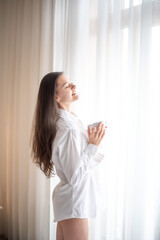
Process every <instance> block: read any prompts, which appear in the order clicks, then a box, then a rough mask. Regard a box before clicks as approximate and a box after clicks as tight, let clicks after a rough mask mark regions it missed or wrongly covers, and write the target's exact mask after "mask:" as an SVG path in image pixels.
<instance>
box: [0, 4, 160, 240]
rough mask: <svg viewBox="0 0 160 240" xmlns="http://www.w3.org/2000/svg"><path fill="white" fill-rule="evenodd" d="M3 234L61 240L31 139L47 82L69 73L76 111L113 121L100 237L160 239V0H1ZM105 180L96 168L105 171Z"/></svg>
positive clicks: (94, 226) (95, 230)
mask: <svg viewBox="0 0 160 240" xmlns="http://www.w3.org/2000/svg"><path fill="white" fill-rule="evenodd" d="M0 32H1V34H0V41H1V43H0V52H1V54H0V72H1V80H0V82H1V87H0V108H1V111H0V114H1V115H0V120H1V128H0V131H1V132H0V134H1V135H0V136H1V137H0V146H1V152H0V206H3V209H0V233H2V234H5V235H6V236H7V235H8V237H9V239H14V240H18V239H22V240H24V239H38V240H41V239H45V240H47V239H55V234H56V224H55V223H53V221H52V220H53V215H52V205H51V194H52V189H53V188H54V186H55V185H56V184H57V182H58V181H59V180H58V178H57V177H55V178H53V179H52V180H51V184H50V180H46V178H45V176H43V174H42V173H41V171H40V170H39V169H37V168H36V167H35V166H34V164H32V162H31V159H30V148H29V138H30V130H31V122H32V117H33V111H34V107H35V101H36V96H37V91H38V86H39V82H40V79H41V78H42V76H43V75H44V74H46V73H47V72H49V71H61V70H63V71H65V72H66V73H67V74H68V75H69V77H70V78H71V80H72V81H74V82H75V83H76V84H77V91H78V93H79V96H80V99H79V101H78V102H77V103H74V105H73V110H74V111H75V112H76V113H77V114H78V115H79V117H80V118H81V119H82V120H84V121H85V122H86V124H88V123H92V122H95V121H100V120H106V122H107V126H108V129H107V131H106V136H105V140H104V142H103V147H104V151H105V154H106V158H105V159H104V161H103V165H102V166H101V168H100V169H97V172H98V171H101V172H100V174H101V180H102V181H101V185H102V187H103V188H104V195H105V201H106V209H105V211H104V212H103V213H101V215H100V216H99V217H98V218H97V219H95V220H93V219H91V220H90V239H91V240H103V239H105V240H131V239H132V240H159V239H160V232H159V229H160V214H159V212H160V206H159V202H160V177H159V169H160V147H159V146H160V125H159V122H160V80H159V79H160V70H159V56H160V46H159V42H160V1H150V0H146V1H139V0H135V1H131V0H130V1H127V0H126V1H116V0H114V1H113V0H108V1H105V0H90V1H89V0H88V1H86V0H77V1H74V0H55V1H53V0H47V1H45V0H40V1H37V0H30V1H28V0H23V1H21V0H17V1H11V0H7V1H2V0H0ZM95 177H96V170H95Z"/></svg>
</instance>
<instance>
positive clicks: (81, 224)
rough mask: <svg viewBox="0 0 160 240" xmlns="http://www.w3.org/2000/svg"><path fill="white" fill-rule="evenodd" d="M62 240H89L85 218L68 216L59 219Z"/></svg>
mask: <svg viewBox="0 0 160 240" xmlns="http://www.w3.org/2000/svg"><path fill="white" fill-rule="evenodd" d="M60 225H61V227H62V232H63V236H64V240H71V239H72V240H89V224H88V219H87V218H70V219H65V220H62V221H60Z"/></svg>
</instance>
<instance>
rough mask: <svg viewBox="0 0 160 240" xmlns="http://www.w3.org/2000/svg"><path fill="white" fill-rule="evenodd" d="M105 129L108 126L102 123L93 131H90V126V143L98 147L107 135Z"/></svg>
mask: <svg viewBox="0 0 160 240" xmlns="http://www.w3.org/2000/svg"><path fill="white" fill-rule="evenodd" d="M105 128H107V126H105V125H104V124H103V123H102V122H100V123H99V125H98V127H97V128H96V127H93V128H92V130H90V128H89V126H88V137H89V143H91V144H94V145H97V146H98V145H99V144H100V142H101V141H102V139H103V137H104V135H105Z"/></svg>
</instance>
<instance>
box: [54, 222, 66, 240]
mask: <svg viewBox="0 0 160 240" xmlns="http://www.w3.org/2000/svg"><path fill="white" fill-rule="evenodd" d="M56 240H64V236H63V230H62V226H61V223H60V222H57V230H56Z"/></svg>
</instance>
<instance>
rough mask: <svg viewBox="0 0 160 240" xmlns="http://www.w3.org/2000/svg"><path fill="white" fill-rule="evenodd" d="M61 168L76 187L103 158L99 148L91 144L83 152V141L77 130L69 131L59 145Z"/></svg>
mask: <svg viewBox="0 0 160 240" xmlns="http://www.w3.org/2000/svg"><path fill="white" fill-rule="evenodd" d="M58 149H59V161H60V163H61V168H62V170H63V172H64V174H65V176H66V178H67V180H68V182H69V183H70V184H71V185H76V184H78V182H79V181H80V180H81V179H82V178H83V177H84V176H85V175H86V173H87V172H88V171H89V170H90V169H92V168H93V167H95V166H96V165H97V164H98V163H99V162H100V161H101V160H102V158H103V154H100V153H98V146H96V145H94V144H91V143H89V144H88V145H87V147H86V148H85V150H84V151H83V152H82V151H81V139H80V136H79V134H78V133H77V131H76V130H75V129H69V130H68V131H67V132H66V133H65V135H64V136H63V137H62V139H61V141H60V142H59V145H58Z"/></svg>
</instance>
